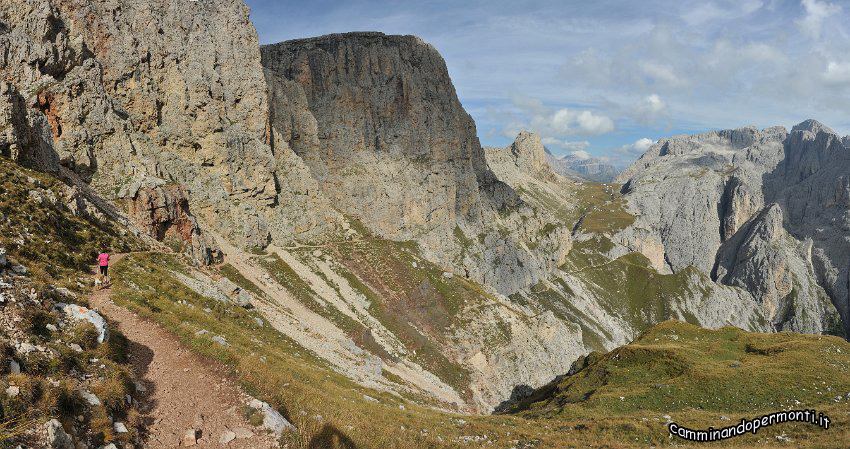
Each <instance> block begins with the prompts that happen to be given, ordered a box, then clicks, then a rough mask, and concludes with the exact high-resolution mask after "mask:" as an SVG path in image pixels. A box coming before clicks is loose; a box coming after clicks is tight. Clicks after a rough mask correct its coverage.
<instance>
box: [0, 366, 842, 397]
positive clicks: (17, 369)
mask: <svg viewBox="0 0 850 449" xmlns="http://www.w3.org/2000/svg"><path fill="white" fill-rule="evenodd" d="M9 372H10V373H12V374H21V364H20V363H18V362H16V361H14V360H10V361H9ZM848 397H850V393H848Z"/></svg>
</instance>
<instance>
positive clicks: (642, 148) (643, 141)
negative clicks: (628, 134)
mask: <svg viewBox="0 0 850 449" xmlns="http://www.w3.org/2000/svg"><path fill="white" fill-rule="evenodd" d="M654 144H655V141H654V140H652V139H649V138H646V137H643V138H640V139H638V140H636V141H634V142H632V143H629V144H626V145H623V146H622V147H620V153H621V154H625V155H630V156H640V155H642V154H643V153H646V150H648V149H649V147H651V146H652V145H654Z"/></svg>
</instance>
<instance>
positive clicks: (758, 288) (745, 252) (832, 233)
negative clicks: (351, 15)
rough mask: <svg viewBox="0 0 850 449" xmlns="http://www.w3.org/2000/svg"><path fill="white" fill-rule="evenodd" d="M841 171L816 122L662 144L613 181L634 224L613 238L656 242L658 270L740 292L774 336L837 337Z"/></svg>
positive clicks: (845, 249)
mask: <svg viewBox="0 0 850 449" xmlns="http://www.w3.org/2000/svg"><path fill="white" fill-rule="evenodd" d="M849 170H850V164H848V154H847V148H846V147H845V146H844V145H843V144H842V142H841V138H840V137H839V136H837V135H836V134H835V133H834V132H833V131H832V130H830V129H829V128H827V127H826V126H824V125H822V124H820V123H818V122H816V121H814V120H807V121H805V122H803V123H801V124H799V125H797V126H795V127H794V128H793V129H792V131H791V132H790V133H788V132H787V131H786V130H785V129H784V128H768V129H765V130H757V129H755V128H741V129H735V130H726V131H717V132H710V133H705V134H700V135H696V136H677V137H673V138H670V139H662V140H661V141H659V142H658V143H657V144H656V145H654V146H653V147H651V148H650V149H649V150H648V151H647V152H646V153H645V154H644V155H643V156H642V157H641V158H640V159H639V160H638V161H636V162H635V163H634V164H632V166H631V167H629V168H628V169H627V170H625V171H624V172H623V173H622V174H621V175H620V177H619V178H618V180H619V181H620V182H623V183H624V186H623V191H624V192H625V193H626V198H627V199H628V202H629V206H630V208H631V209H632V210H633V211H634V212H635V213H636V215H637V216H638V219H637V220H636V221H635V223H634V224H633V225H632V226H630V227H629V228H627V229H626V230H624V231H623V232H621V233H620V234H619V235H618V236H617V238H618V239H619V240H620V241H621V242H624V244H625V245H626V246H631V247H632V249H633V250H635V251H641V250H642V249H643V248H645V247H646V245H645V243H646V241H647V239H650V240H653V241H655V242H656V245H651V246H655V247H660V248H663V263H664V265H665V266H664V267H662V266H658V267H657V268H659V269H661V268H665V269H666V270H668V272H678V271H680V270H683V269H685V268H686V267H688V266H694V267H697V268H698V269H700V270H701V271H702V272H704V273H710V274H711V277H712V279H715V280H717V281H718V282H722V283H724V284H728V285H734V286H738V287H741V288H744V289H746V290H747V291H749V292H750V293H751V294H753V295H754V297H755V298H756V300H757V301H758V302H759V304H760V306H761V307H762V309H763V313H764V314H765V316H766V317H767V318H768V319H769V320H770V321H771V325H772V327H773V328H774V329H790V330H796V331H800V332H839V333H840V332H842V326H841V325H840V324H839V321H842V320H843V322H844V329H843V331H844V333H845V334H846V331H847V329H848V328H847V323H848V316H849V315H848V314H850V312H848V310H850V306H848V300H847V297H848V293H847V287H846V285H847V277H846V276H847V268H846V267H847V263H846V260H847V258H848V256H850V246H848V244H847V243H846V242H845V241H844V237H843V235H844V234H845V233H846V230H847V229H850V225H848V223H850V219H848V217H850V208H848V205H850V203H848V202H846V201H844V198H847V197H848V195H850V194H848V193H847V192H848V188H847V187H846V186H847V185H848V184H847V182H845V180H846V179H850V173H848V171H849ZM645 255H646V256H647V257H650V259H652V257H651V255H650V254H645ZM653 256H656V259H655V263H656V265H660V264H661V260H660V259H659V258H658V257H657V256H658V254H653ZM827 295H828V297H829V298H830V299H831V302H832V304H829V303H827V302H825V298H826V297H827ZM839 315H840V317H841V320H839V319H838V316H839Z"/></svg>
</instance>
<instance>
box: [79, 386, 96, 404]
mask: <svg viewBox="0 0 850 449" xmlns="http://www.w3.org/2000/svg"><path fill="white" fill-rule="evenodd" d="M79 393H80V397H82V398H83V399H84V400H85V401H86V402H88V404H89V405H91V406H92V407H94V406H98V405H100V404H101V402H100V399H98V397H97V396H95V394H94V393H92V392H90V391H88V390H80V391H79Z"/></svg>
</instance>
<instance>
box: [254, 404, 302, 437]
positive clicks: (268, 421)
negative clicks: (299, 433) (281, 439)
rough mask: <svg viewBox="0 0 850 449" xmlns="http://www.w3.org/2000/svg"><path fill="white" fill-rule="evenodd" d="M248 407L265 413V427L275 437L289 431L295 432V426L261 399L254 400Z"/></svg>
mask: <svg viewBox="0 0 850 449" xmlns="http://www.w3.org/2000/svg"><path fill="white" fill-rule="evenodd" d="M248 406H250V407H251V408H253V409H256V410H259V411H260V412H262V413H263V427H264V428H266V429H268V430H269V431H270V432H272V433H274V434H275V435H280V434H282V433H283V432H284V431H287V430H295V426H293V425H292V423H290V422H289V421H287V420H286V418H284V417H283V415H281V414H280V413H279V412H278V411H277V410H275V409H274V408H272V406H271V405H269V404H267V403H265V402H263V401H261V400H259V399H253V400H251V402H249V403H248Z"/></svg>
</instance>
